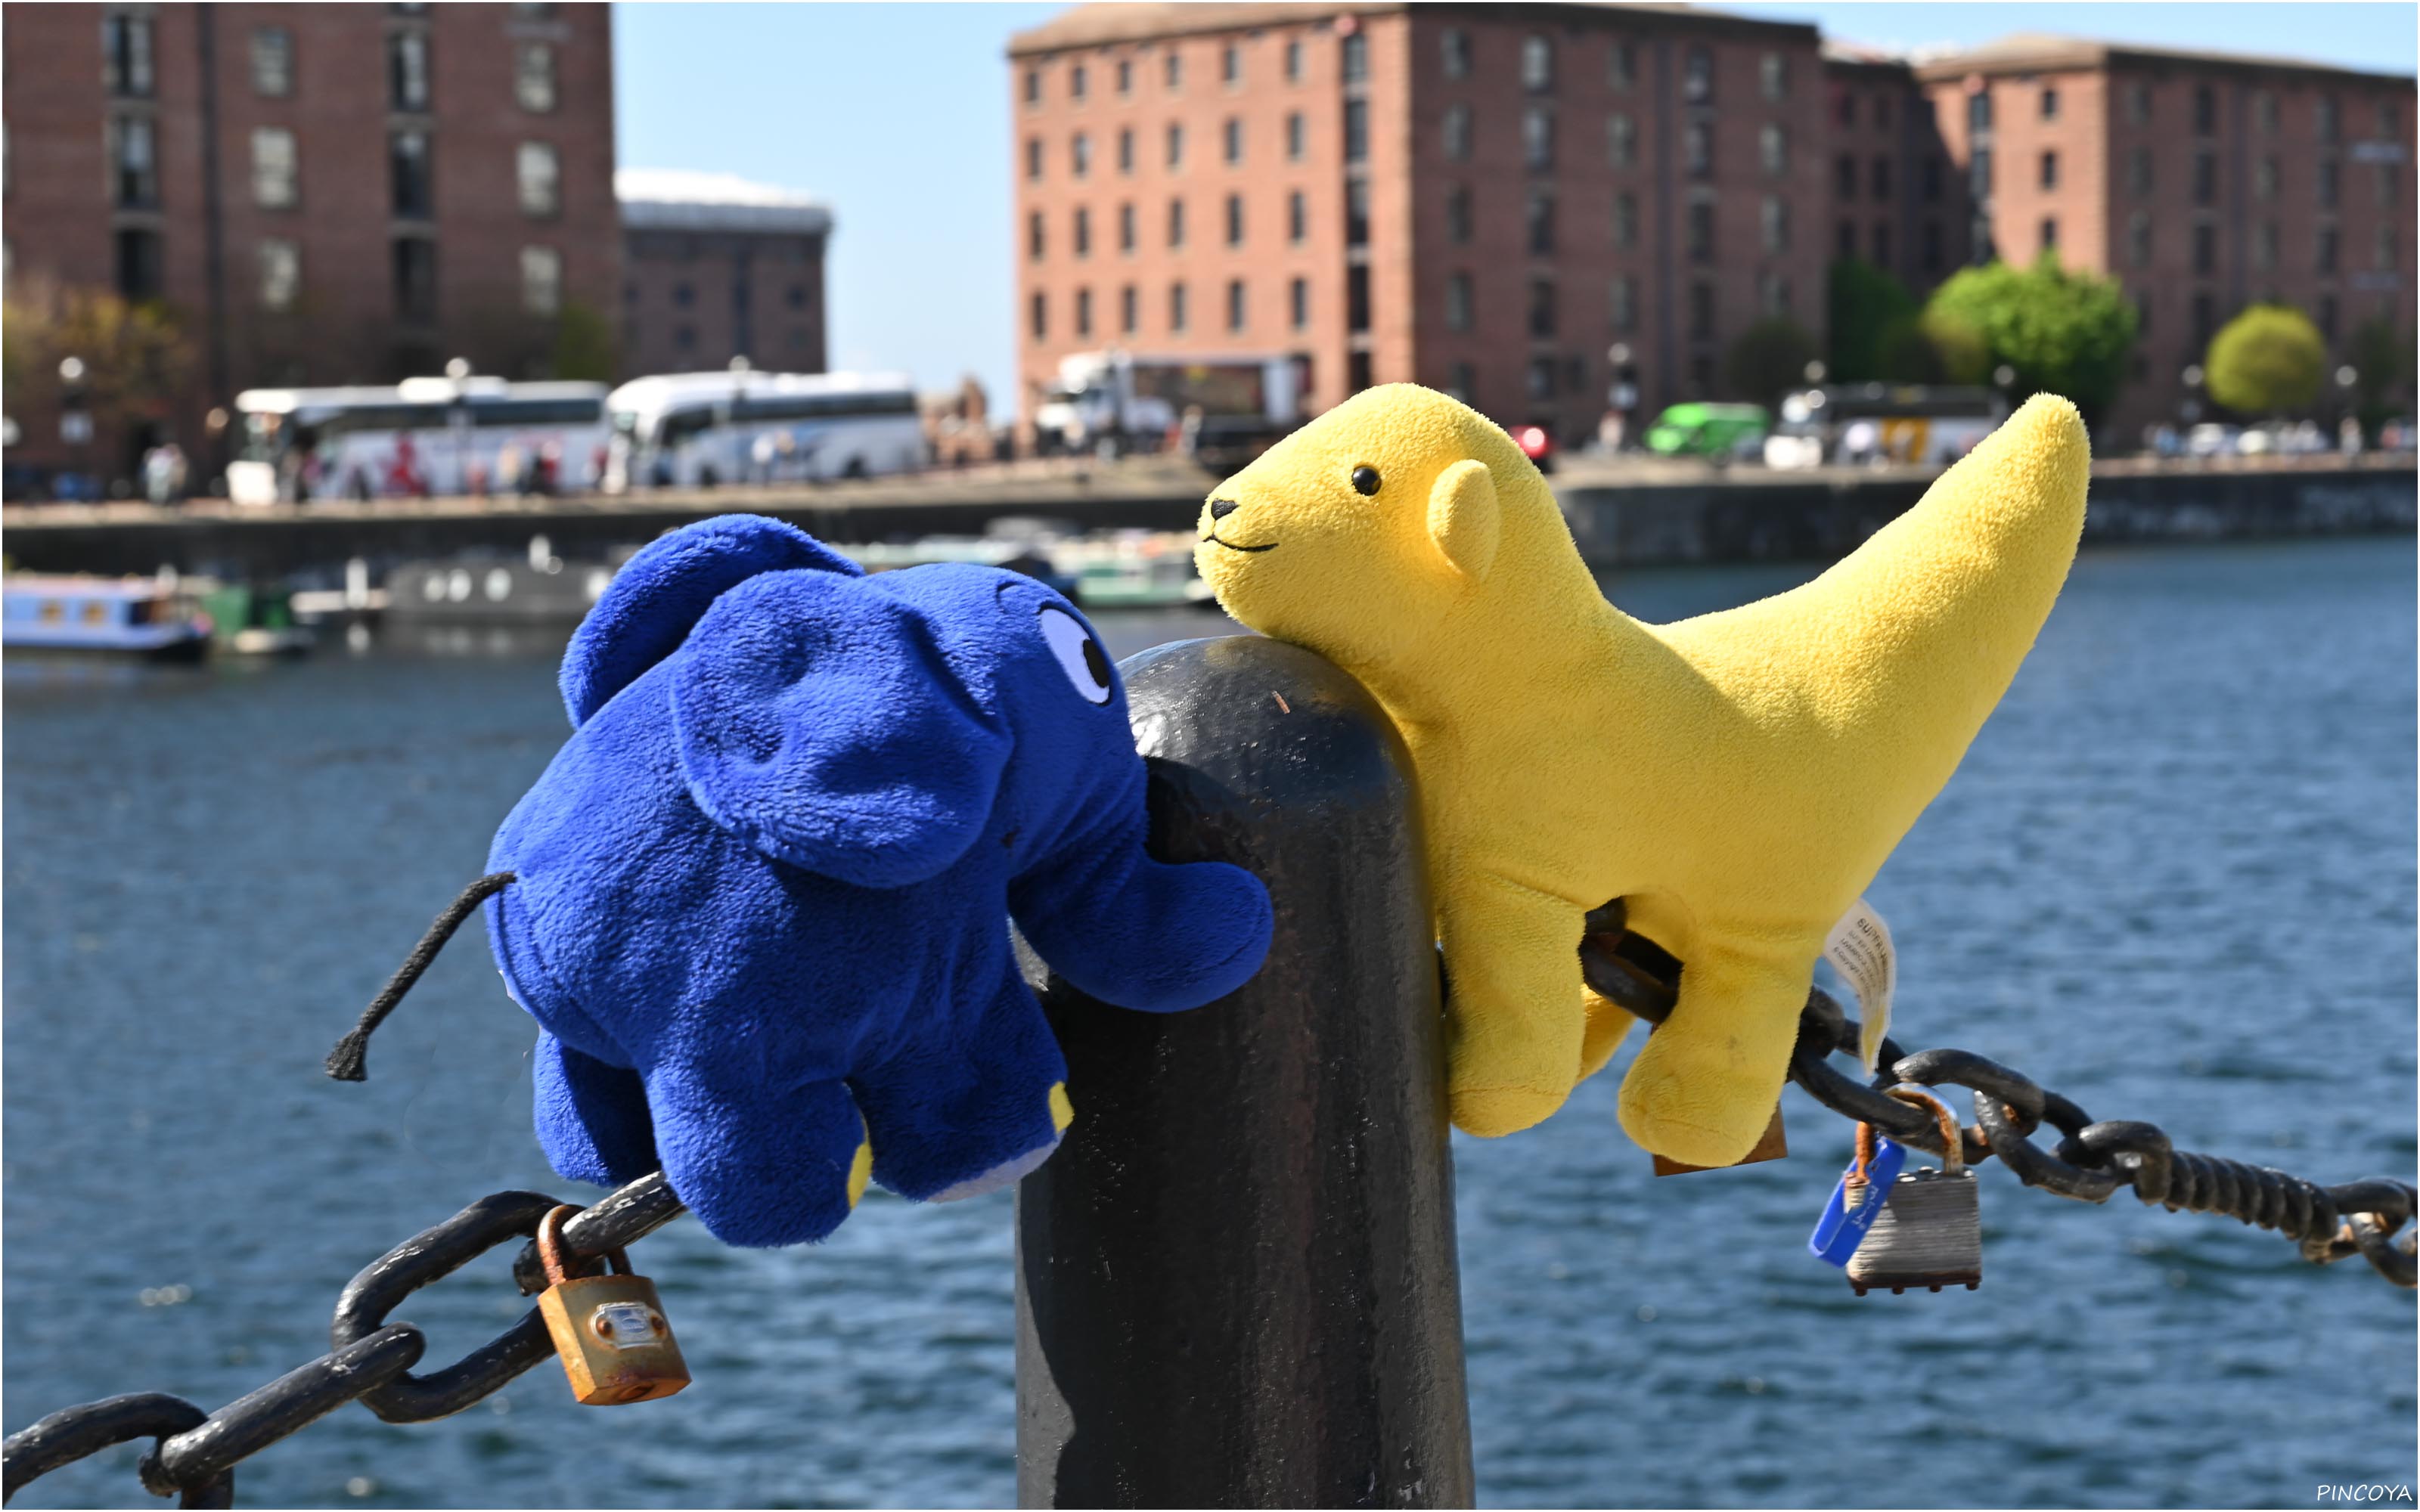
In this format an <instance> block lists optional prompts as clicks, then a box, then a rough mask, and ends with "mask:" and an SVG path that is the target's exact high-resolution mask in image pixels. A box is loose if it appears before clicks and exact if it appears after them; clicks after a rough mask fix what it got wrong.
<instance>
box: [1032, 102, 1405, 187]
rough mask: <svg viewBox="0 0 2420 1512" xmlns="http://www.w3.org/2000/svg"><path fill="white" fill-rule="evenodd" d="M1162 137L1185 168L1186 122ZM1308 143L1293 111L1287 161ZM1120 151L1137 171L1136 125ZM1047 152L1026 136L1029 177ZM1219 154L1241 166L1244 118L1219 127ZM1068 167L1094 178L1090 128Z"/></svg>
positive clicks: (1070, 144)
mask: <svg viewBox="0 0 2420 1512" xmlns="http://www.w3.org/2000/svg"><path fill="white" fill-rule="evenodd" d="M1352 114H1353V113H1352V112H1351V111H1350V109H1349V108H1348V111H1347V116H1348V127H1349V128H1350V127H1352V126H1353V125H1354V123H1353V122H1352V120H1351V118H1350V117H1351V116H1352ZM1358 129H1359V131H1360V132H1361V135H1362V136H1363V137H1366V131H1367V124H1366V117H1365V118H1364V119H1363V121H1362V122H1361V123H1360V125H1359V128H1358ZM1160 140H1161V143H1162V147H1161V154H1162V161H1163V162H1165V164H1166V165H1167V166H1168V167H1170V168H1182V167H1184V166H1185V127H1184V125H1183V123H1182V122H1178V121H1171V122H1169V123H1168V125H1167V126H1166V127H1164V128H1162V130H1161V135H1160ZM1308 142H1309V132H1308V130H1307V127H1306V123H1305V122H1304V120H1303V115H1302V112H1300V111H1295V112H1292V113H1291V114H1289V115H1288V116H1286V118H1285V127H1284V146H1285V156H1286V161H1288V162H1301V161H1302V159H1303V155H1304V153H1305V152H1306V151H1307V150H1308V147H1307V144H1308ZM1116 150H1117V168H1118V172H1120V173H1125V174H1130V173H1132V172H1134V171H1135V162H1136V157H1137V154H1136V136H1135V131H1134V128H1133V127H1131V126H1126V127H1121V128H1119V130H1118V134H1117V138H1116ZM1045 151H1046V149H1045V147H1044V145H1043V141H1042V139H1041V138H1040V137H1038V136H1035V137H1028V138H1026V141H1025V177H1028V178H1033V179H1038V178H1040V177H1043V172H1044V157H1045ZM1218 155H1219V158H1220V159H1221V161H1223V162H1227V163H1228V164H1230V165H1231V166H1232V165H1240V164H1241V163H1242V162H1243V161H1244V122H1243V119H1242V117H1240V116H1228V117H1227V119H1226V121H1225V123H1224V124H1223V125H1222V126H1221V127H1220V128H1219V131H1218ZM1348 155H1349V156H1353V157H1358V156H1360V154H1359V153H1358V152H1354V153H1351V154H1348ZM1067 166H1068V170H1069V172H1071V173H1072V174H1074V175H1075V177H1078V178H1085V177H1091V175H1092V172H1093V138H1092V133H1090V132H1088V131H1078V132H1077V133H1076V134H1075V135H1074V136H1072V137H1070V138H1068V140H1067Z"/></svg>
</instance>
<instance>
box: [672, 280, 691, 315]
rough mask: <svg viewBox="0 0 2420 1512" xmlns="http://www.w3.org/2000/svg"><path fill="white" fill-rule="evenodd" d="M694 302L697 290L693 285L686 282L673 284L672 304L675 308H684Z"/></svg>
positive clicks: (687, 307)
mask: <svg viewBox="0 0 2420 1512" xmlns="http://www.w3.org/2000/svg"><path fill="white" fill-rule="evenodd" d="M696 303H697V290H696V289H695V288H694V287H692V286H691V285H688V284H686V283H682V284H675V285H673V304H674V306H675V308H678V309H683V310H686V309H689V308H690V306H692V305H694V304H696Z"/></svg>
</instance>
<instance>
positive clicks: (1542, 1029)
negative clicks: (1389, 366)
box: [1196, 384, 2090, 1165]
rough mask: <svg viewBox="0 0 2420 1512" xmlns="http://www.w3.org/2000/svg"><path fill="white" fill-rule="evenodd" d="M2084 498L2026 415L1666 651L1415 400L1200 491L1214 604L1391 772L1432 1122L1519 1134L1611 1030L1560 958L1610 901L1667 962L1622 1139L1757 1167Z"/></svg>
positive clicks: (1453, 406) (1612, 1023)
mask: <svg viewBox="0 0 2420 1512" xmlns="http://www.w3.org/2000/svg"><path fill="white" fill-rule="evenodd" d="M2089 471H2090V449H2089V445H2088V443H2087V441H2086V437H2085V432H2084V425H2083V423H2082V421H2081V420H2080V419H2079V418H2078V417H2077V415H2076V412H2075V409H2074V407H2073V406H2072V405H2070V404H2068V403H2067V402H2066V401H2064V400H2061V399H2056V398H2052V397H2048V396H2043V397H2039V398H2036V399H2033V400H2031V401H2030V402H2028V403H2027V404H2026V405H2025V406H2024V409H2021V410H2019V411H2018V412H2017V414H2015V415H2014V416H2013V417H2011V418H2010V419H2009V422H2008V423H2007V424H2004V425H2002V426H2001V427H2000V428H1999V429H1998V430H1997V431H1995V432H1993V435H1992V436H1990V437H1989V438H1988V439H1986V440H1984V441H1983V442H1982V443H1981V444H1980V445H1978V447H1977V448H1976V449H1975V451H1974V453H1973V455H1970V456H1968V457H1967V458H1966V459H1965V460H1963V461H1962V462H1960V463H1958V464H1957V465H1956V466H1955V467H1953V468H1951V469H1950V470H1949V471H1947V472H1946V473H1944V474H1943V475H1942V476H1941V478H1940V479H1938V480H1937V481H1936V482H1935V483H1934V484H1933V486H1932V487H1931V490H1930V491H1929V492H1927V493H1926V494H1925V496H1924V499H1923V501H1921V502H1919V503H1918V504H1917V505H1916V507H1915V508H1914V509H1912V510H1910V511H1908V512H1907V513H1906V514H1904V515H1902V516H1901V517H1899V518H1898V519H1896V520H1893V521H1892V522H1891V523H1890V524H1888V525H1886V526H1885V527H1884V528H1883V529H1882V530H1880V531H1878V532H1875V534H1874V535H1873V537H1872V539H1870V540H1869V541H1868V542H1867V543H1866V544H1865V545H1864V546H1863V547H1861V548H1858V549H1857V550H1856V551H1855V552H1854V553H1853V554H1852V555H1850V556H1849V557H1848V558H1847V559H1846V560H1844V561H1842V562H1840V563H1838V564H1837V565H1835V566H1834V567H1832V568H1831V570H1829V571H1828V572H1825V573H1824V574H1823V576H1822V577H1820V578H1818V579H1815V580H1814V581H1812V582H1810V583H1807V584H1806V585H1804V586H1802V587H1799V588H1796V589H1792V591H1790V592H1789V593H1786V594H1776V596H1774V597H1772V598H1768V599H1764V600H1762V601H1761V602H1758V603H1754V604H1749V605H1746V606H1745V607H1743V608H1740V609H1731V610H1729V611H1726V612H1724V613H1720V614H1708V615H1704V616H1701V617H1699V618H1697V619H1693V620H1684V621H1682V622H1680V623H1678V624H1674V625H1646V624H1642V623H1640V622H1639V621H1637V620H1634V619H1632V618H1631V617H1630V616H1629V615H1627V614H1624V613H1622V612H1621V610H1620V609H1616V608H1614V607H1613V606H1612V605H1611V604H1609V603H1607V602H1606V598H1605V595H1604V594H1602V593H1600V592H1599V591H1598V588H1597V585H1596V582H1595V580H1594V579H1593V578H1592V576H1591V575H1590V572H1589V569H1588V568H1587V566H1586V565H1585V564H1583V563H1582V562H1581V560H1580V555H1579V551H1578V549H1577V548H1576V547H1575V546H1574V544H1573V542H1572V536H1571V531H1570V529H1569V527H1568V526H1566V525H1565V523H1564V521H1563V517H1562V514H1561V511H1560V510H1559V508H1558V506H1557V504H1556V502H1555V498H1554V495H1553V493H1552V492H1551V491H1549V489H1548V488H1547V486H1546V483H1545V480H1544V478H1543V477H1541V476H1540V475H1539V473H1538V471H1537V469H1536V468H1535V467H1534V466H1532V465H1531V464H1530V462H1529V461H1528V458H1526V457H1524V456H1523V455H1521V453H1520V450H1519V448H1517V447H1516V446H1514V445H1513V443H1512V440H1511V439H1510V438H1509V437H1507V436H1506V435H1505V434H1504V433H1503V431H1501V430H1499V429H1497V427H1496V426H1495V425H1494V424H1490V423H1489V422H1488V421H1487V420H1486V419H1485V418H1484V417H1482V416H1481V415H1480V414H1478V413H1477V412H1475V411H1473V410H1471V409H1467V408H1466V407H1465V406H1463V405H1461V404H1459V403H1457V402H1455V401H1454V400H1452V399H1450V398H1447V397H1446V396H1445V395H1443V394H1440V393H1433V392H1431V391H1429V390H1427V389H1422V388H1419V387H1416V386H1414V385H1411V384H1391V385H1388V386H1386V387H1382V388H1376V389H1372V390H1369V391H1366V392H1364V393H1360V394H1358V395H1357V396H1356V397H1354V398H1352V399H1350V400H1348V401H1346V402H1345V403H1344V404H1342V405H1340V406H1338V407H1337V408H1336V409H1332V410H1330V411H1328V412H1327V413H1326V415H1324V416H1322V417H1320V418H1319V419H1318V420H1315V421H1313V422H1311V424H1308V425H1305V426H1304V427H1302V429H1300V430H1298V431H1296V432H1295V434H1294V435H1293V436H1291V437H1289V438H1288V439H1287V440H1284V441H1282V442H1280V444H1279V445H1277V446H1276V447H1274V448H1272V449H1271V450H1270V451H1269V452H1267V453H1266V454H1265V455H1263V456H1261V457H1260V458H1259V459H1258V460H1256V461H1254V462H1253V463H1252V464H1251V466H1249V467H1248V468H1246V469H1245V470H1244V471H1241V472H1239V473H1237V474H1236V475H1235V476H1234V477H1233V478H1231V479H1229V480H1228V481H1226V482H1225V483H1223V484H1221V485H1219V486H1218V488H1217V489H1216V490H1215V491H1214V492H1213V493H1212V495H1211V497H1210V500H1209V501H1208V502H1207V503H1206V504H1205V505H1204V508H1203V511H1202V524H1201V529H1202V541H1201V543H1200V545H1199V546H1198V547H1197V548H1196V555H1197V560H1198V561H1199V563H1200V564H1201V568H1202V576H1203V577H1204V578H1205V579H1208V581H1209V582H1210V585H1211V586H1212V588H1213V589H1214V590H1216V592H1217V594H1218V601H1219V603H1221V604H1222V605H1224V606H1225V607H1226V609H1227V610H1228V612H1229V613H1231V614H1233V616H1234V617H1235V618H1236V619H1238V620H1241V621H1242V622H1243V623H1244V624H1246V625H1249V626H1251V627H1252V628H1254V629H1256V630H1260V631H1262V632H1264V634H1267V635H1269V636H1272V637H1274V638H1276V639H1278V640H1289V641H1293V642H1295V643H1296V644H1299V645H1303V646H1307V647H1309V648H1311V650H1314V651H1317V652H1319V653H1320V654H1321V655H1323V656H1326V657H1327V658H1328V659H1330V660H1332V661H1334V662H1336V663H1337V664H1338V665H1340V666H1342V668H1344V669H1345V670H1346V671H1349V672H1351V673H1353V675H1354V676H1355V677H1357V678H1358V679H1359V680H1360V681H1361V682H1362V683H1363V684H1364V685H1365V686H1366V687H1369V688H1370V690H1371V691H1372V692H1373V694H1374V695H1375V696H1376V697H1377V698H1378V700H1379V701H1380V702H1381V703H1383V704H1384V705H1385V706H1386V708H1387V711H1388V714H1389V715H1390V716H1392V717H1393V718H1394V720H1395V722H1396V723H1397V725H1398V726H1399V727H1400V728H1401V729H1402V731H1403V733H1404V738H1405V740H1406V741H1407V742H1408V744H1409V746H1410V748H1411V752H1412V758H1413V762H1414V764H1415V766H1416V768H1417V771H1418V776H1419V785H1420V793H1421V807H1422V819H1423V822H1424V825H1425V827H1426V834H1427V844H1428V849H1429V857H1430V872H1431V882H1432V885H1433V886H1434V887H1435V896H1436V899H1437V911H1438V917H1437V929H1438V938H1439V939H1440V940H1441V941H1442V943H1443V946H1444V950H1445V967H1446V976H1447V998H1448V1012H1449V1016H1450V1024H1449V1041H1448V1042H1449V1045H1450V1057H1449V1066H1448V1079H1449V1088H1450V1094H1451V1098H1452V1111H1453V1119H1454V1122H1455V1123H1456V1124H1457V1125H1459V1126H1460V1127H1461V1128H1463V1129H1465V1130H1467V1131H1468V1132H1470V1133H1472V1134H1489V1135H1494V1134H1510V1133H1512V1131H1513V1130H1516V1129H1523V1128H1527V1127H1528V1126H1529V1125H1531V1124H1533V1123H1536V1122H1537V1121H1539V1120H1540V1119H1544V1118H1545V1117H1546V1116H1547V1115H1548V1114H1551V1113H1553V1112H1554V1111H1555V1110H1556V1109H1557V1108H1558V1107H1559V1106H1561V1105H1562V1103H1563V1101H1564V1100H1565V1098H1567V1097H1568V1096H1569V1095H1570V1093H1571V1090H1572V1088H1573V1087H1574V1086H1575V1085H1576V1084H1577V1083H1578V1082H1579V1081H1580V1080H1581V1079H1583V1078H1585V1077H1586V1076H1588V1075H1590V1074H1591V1073H1593V1072H1595V1071H1596V1070H1597V1069H1598V1068H1600V1067H1602V1066H1603V1065H1604V1064H1605V1062H1606V1057H1609V1056H1610V1055H1611V1054H1612V1053H1613V1050H1614V1047H1615V1045H1616V1044H1617V1043H1618V1042H1619V1041H1621V1036H1622V1032H1623V1030H1624V1029H1625V1028H1626V1027H1627V1026H1628V1024H1629V1017H1628V1015H1627V1014H1625V1013H1623V1012H1621V1011H1620V1010H1618V1009H1616V1008H1614V1007H1613V1006H1612V1005H1610V1004H1607V1003H1604V1002H1602V1001H1599V1000H1597V999H1595V998H1594V997H1593V995H1590V994H1589V993H1588V992H1587V991H1586V990H1585V988H1584V987H1583V986H1582V983H1581V980H1580V972H1579V962H1578V954H1577V950H1578V945H1579V940H1580V934H1581V920H1582V918H1583V916H1584V915H1585V914H1586V913H1587V912H1588V910H1589V909H1590V908H1593V907H1596V906H1598V905H1600V904H1602V903H1606V901H1608V900H1610V899H1614V898H1621V899H1623V900H1625V901H1626V903H1627V906H1628V910H1629V920H1630V926H1631V928H1633V929H1635V930H1637V932H1638V933H1641V934H1643V935H1645V936H1646V937H1648V938H1649V939H1652V940H1653V941H1655V942H1656V943H1657V944H1658V945H1661V946H1663V947H1664V948H1665V949H1668V950H1670V951H1671V952H1672V953H1673V954H1674V955H1675V956H1677V957H1679V958H1680V959H1681V960H1682V962H1683V964H1684V966H1685V969H1684V970H1683V974H1682V979H1681V995H1680V1002H1679V1004H1678V1006H1677V1007H1676V1008H1675V1010H1674V1011H1673V1013H1672V1015H1671V1017H1670V1019H1669V1020H1668V1022H1667V1023H1666V1024H1665V1025H1664V1026H1661V1027H1659V1028H1658V1029H1657V1030H1656V1031H1655V1033H1654V1034H1653V1035H1652V1037H1651V1038H1650V1040H1649V1041H1648V1043H1647V1044H1646V1045H1645V1046H1644V1047H1643V1048H1642V1049H1641V1050H1640V1052H1639V1054H1638V1056H1637V1059H1636V1061H1635V1062H1634V1063H1633V1065H1632V1067H1631V1070H1630V1072H1629V1075H1628V1076H1627V1078H1626V1079H1625V1080H1624V1082H1623V1084H1622V1088H1621V1122H1622V1127H1623V1128H1624V1129H1625V1130H1626V1131H1627V1132H1628V1133H1629V1134H1630V1136H1631V1137H1632V1138H1633V1139H1635V1140H1636V1141H1637V1142H1638V1143H1639V1144H1640V1145H1642V1146H1644V1147H1646V1148H1647V1149H1651V1150H1652V1151H1654V1152H1656V1153H1657V1154H1661V1155H1665V1156H1668V1157H1669V1158H1671V1159H1673V1160H1676V1161H1682V1162H1685V1163H1687V1164H1689V1165H1730V1164H1732V1163H1734V1162H1736V1161H1738V1160H1739V1159H1740V1158H1741V1157H1743V1156H1745V1154H1746V1153H1747V1152H1748V1151H1749V1149H1751V1148H1753V1147H1754V1145H1755V1143H1756V1140H1757V1136H1758V1135H1759V1134H1761V1133H1762V1131H1763V1129H1764V1126H1765V1123H1766V1120H1767V1119H1768V1118H1769V1117H1770V1116H1771V1114H1772V1111H1773V1107H1774V1103H1775V1100H1776V1097H1778V1095H1779V1094H1780V1090H1781V1084H1782V1080H1783V1076H1784V1073H1785V1071H1786V1069H1787V1063H1788V1060H1789V1056H1790V1049H1791V1044H1792V1040H1793V1038H1794V1036H1795V1033H1796V1028H1797V1023H1798V1011H1799V1008H1800V1006H1801V1005H1802V1004H1803V1003H1804V1002H1805V1000H1806V996H1807V987H1808V985H1809V982H1810V980H1811V977H1812V974H1813V970H1814V964H1815V961H1816V960H1817V958H1818V957H1820V956H1821V955H1822V953H1823V940H1824V936H1825V934H1826V933H1827V932H1828V931H1829V930H1830V929H1831V927H1832V925H1833V924H1834V923H1835V922H1837V921H1838V919H1839V918H1840V916H1841V915H1842V914H1844V913H1845V912H1847V911H1848V909H1849V907H1850V905H1851V904H1853V903H1855V902H1856V900H1857V898H1858V896H1859V895H1860V894H1861V893H1862V892H1863V891H1864V890H1865V888H1866V886H1867V884H1868V883H1869V882H1870V881H1872V879H1873V876H1874V873H1875V872H1877V871H1878V870H1880V869H1881V867H1882V864H1883V861H1884V859H1885V857H1886V856H1889V854H1890V852H1891V849H1892V847H1893V846H1895V845H1897V844H1898V843H1899V841H1900V837H1901V836H1902V835H1904V834H1905V833H1906V832H1907V829H1908V826H1909V825H1912V824H1914V823H1915V822H1916V815H1917V814H1918V813H1919V812H1921V811H1922V810H1923V809H1924V806H1925V805H1926V804H1927V803H1929V802H1931V799H1932V796H1933V795H1934V794H1936V793H1938V792H1939V791H1940V790H1941V787H1942V784H1943V783H1945V782H1947V780H1948V779H1949V774H1950V772H1951V771H1952V769H1954V768H1955V767H1956V766H1957V764H1958V761H1959V758H1960V757H1961V756H1962V755H1963V754H1964V753H1965V750H1966V747H1967V745H1968V744H1969V743H1970V742H1971V741H1972V740H1973V739H1974V737H1975V733H1976V732H1977V731H1978V730H1979V729H1980V728H1981V727H1982V723H1983V720H1984V718H1985V717H1986V716H1988V715H1989V714H1990V713H1991V711H1992V708H1993V705H1994V704H1995V703H1997V702H1999V699H2000V695H2001V694H2002V693H2003V692H2005V691H2006V690H2007V688H2008V686H2009V680H2010V679H2011V678H2013V677H2014V676H2015V675H2016V671H2017V666H2018V663H2019V662H2021V661H2023V660H2024V655H2025V652H2026V651H2027V650H2028V649H2029V648H2030V647H2031V646H2032V645H2033V641H2034V637H2035V635H2036V634H2037V633H2038V632H2039V631H2040V628H2041V624H2042V621H2043V618H2044V617H2045V616H2046V615H2047V614H2048V613H2049V612H2050V607H2051V603H2052V601H2053V600H2054V599H2055V598H2056V596H2057V594H2058V590H2059V585H2060V584H2061V583H2062V582H2063V581H2064V580H2065V579H2066V576H2067V569H2068V565H2069V563H2070V562H2071V560H2072V559H2073V557H2074V554H2075V545H2076V538H2077V536H2078V534H2079V533H2080V532H2081V530H2082V528H2083V522H2084V494H2085V485H2086V478H2087V474H2088V473H2089Z"/></svg>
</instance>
